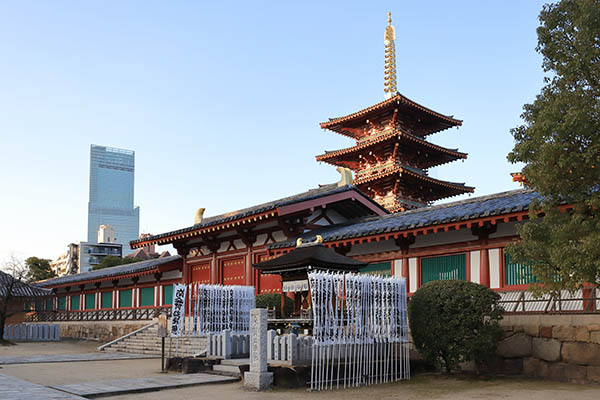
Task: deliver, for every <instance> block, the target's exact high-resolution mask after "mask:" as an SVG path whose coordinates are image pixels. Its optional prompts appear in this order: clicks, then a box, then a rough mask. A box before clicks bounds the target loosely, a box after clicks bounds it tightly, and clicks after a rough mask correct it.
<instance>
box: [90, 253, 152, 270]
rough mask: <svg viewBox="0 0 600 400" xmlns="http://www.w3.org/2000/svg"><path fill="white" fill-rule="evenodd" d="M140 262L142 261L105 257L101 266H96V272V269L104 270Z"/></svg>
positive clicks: (129, 258)
mask: <svg viewBox="0 0 600 400" xmlns="http://www.w3.org/2000/svg"><path fill="white" fill-rule="evenodd" d="M138 261H142V260H140V259H139V258H131V257H125V258H121V257H119V256H106V257H104V258H103V259H102V260H101V261H100V263H99V264H97V265H95V266H94V268H92V269H94V270H96V269H103V268H109V267H116V266H117V265H123V264H131V263H135V262H138Z"/></svg>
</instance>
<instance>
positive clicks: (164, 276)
mask: <svg viewBox="0 0 600 400" xmlns="http://www.w3.org/2000/svg"><path fill="white" fill-rule="evenodd" d="M176 278H181V271H180V270H178V269H175V270H173V271H167V272H165V273H163V274H162V277H161V278H160V280H161V281H165V280H169V279H176Z"/></svg>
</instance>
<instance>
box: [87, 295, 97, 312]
mask: <svg viewBox="0 0 600 400" xmlns="http://www.w3.org/2000/svg"><path fill="white" fill-rule="evenodd" d="M94 308H96V294H95V293H88V294H86V295H85V309H86V310H93V309H94Z"/></svg>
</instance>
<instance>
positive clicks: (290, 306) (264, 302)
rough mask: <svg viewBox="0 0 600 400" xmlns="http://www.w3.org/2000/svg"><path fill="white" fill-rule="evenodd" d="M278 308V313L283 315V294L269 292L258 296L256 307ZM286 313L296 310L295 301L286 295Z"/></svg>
mask: <svg viewBox="0 0 600 400" xmlns="http://www.w3.org/2000/svg"><path fill="white" fill-rule="evenodd" d="M273 307H275V310H277V315H281V294H278V293H267V294H259V295H258V296H256V308H273ZM284 307H285V315H290V314H291V313H292V311H294V301H293V300H292V299H290V298H289V297H287V296H285V305H284Z"/></svg>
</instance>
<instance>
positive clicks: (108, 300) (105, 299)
mask: <svg viewBox="0 0 600 400" xmlns="http://www.w3.org/2000/svg"><path fill="white" fill-rule="evenodd" d="M112 295H113V294H112V292H102V308H112Z"/></svg>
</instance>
